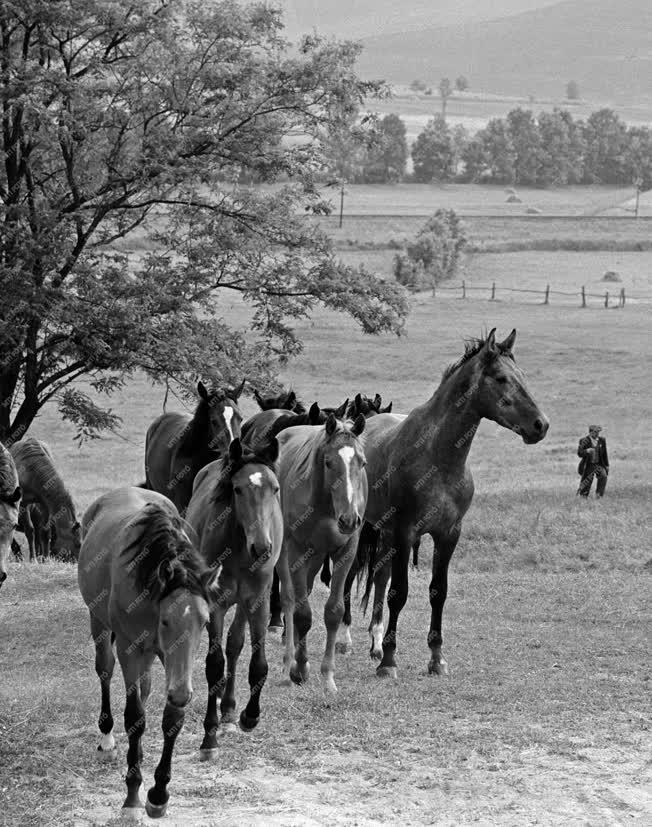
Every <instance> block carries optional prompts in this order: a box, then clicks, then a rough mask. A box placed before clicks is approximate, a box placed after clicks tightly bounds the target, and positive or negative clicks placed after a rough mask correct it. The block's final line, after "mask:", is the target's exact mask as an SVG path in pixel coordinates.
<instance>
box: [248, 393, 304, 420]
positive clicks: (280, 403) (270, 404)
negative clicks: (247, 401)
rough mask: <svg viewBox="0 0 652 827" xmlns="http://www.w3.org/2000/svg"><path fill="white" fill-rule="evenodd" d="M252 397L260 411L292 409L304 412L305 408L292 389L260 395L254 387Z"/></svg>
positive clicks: (297, 412) (298, 412) (300, 412)
mask: <svg viewBox="0 0 652 827" xmlns="http://www.w3.org/2000/svg"><path fill="white" fill-rule="evenodd" d="M254 399H255V400H256V402H258V407H259V408H260V410H261V411H272V410H284V411H292V412H293V413H296V414H304V413H305V412H306V409H305V408H304V406H303V404H302V403H301V402H300V401H299V400H298V399H297V395H296V393H295V392H294V391H293V390H288V391H281V393H279V394H277V395H276V396H261V395H260V393H259V392H258V391H257V390H256V389H254Z"/></svg>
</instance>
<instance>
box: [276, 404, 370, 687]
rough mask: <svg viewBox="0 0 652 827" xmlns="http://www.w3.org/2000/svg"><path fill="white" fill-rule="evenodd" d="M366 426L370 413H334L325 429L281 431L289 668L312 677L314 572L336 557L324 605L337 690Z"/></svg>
mask: <svg viewBox="0 0 652 827" xmlns="http://www.w3.org/2000/svg"><path fill="white" fill-rule="evenodd" d="M364 428H365V418H364V417H363V416H359V417H358V418H357V419H356V420H355V422H353V423H351V422H346V423H344V422H340V421H338V420H337V419H336V418H335V416H334V415H333V414H331V415H330V416H329V417H328V419H327V420H326V424H325V425H324V426H322V427H319V428H314V427H313V428H311V427H299V428H289V429H288V430H285V431H283V432H282V433H280V434H279V436H278V441H279V445H280V460H279V482H280V484H281V506H282V509H283V526H284V531H283V551H282V553H281V557H280V560H279V563H278V572H279V577H280V580H281V586H282V588H281V601H282V604H283V612H284V615H285V638H286V639H285V656H284V659H283V663H284V671H285V673H286V677H289V678H290V679H291V680H293V681H294V682H295V683H302V682H304V681H306V680H307V679H308V675H309V664H308V646H307V636H308V632H309V631H310V627H311V625H312V612H311V609H310V602H309V595H310V592H311V591H312V585H313V581H314V578H315V575H316V574H317V572H318V571H319V569H320V567H321V566H322V564H323V563H324V561H325V560H327V559H328V557H329V556H330V557H332V559H333V576H332V580H331V584H330V595H329V597H328V600H327V601H326V606H325V607H324V621H325V624H326V648H325V650H324V656H323V659H322V663H321V674H322V677H323V681H324V689H325V691H326V692H327V693H332V692H336V691H337V687H336V686H335V680H334V671H335V657H334V656H335V639H336V636H337V631H338V628H339V625H340V622H341V620H342V615H343V613H344V606H343V595H344V582H345V580H346V576H347V574H348V572H349V568H350V567H351V564H352V562H353V560H354V558H355V552H356V548H357V545H358V536H359V534H360V528H361V526H362V518H363V515H364V513H365V507H366V504H367V476H366V474H365V470H364V465H365V456H364V452H363V450H362V446H361V443H360V440H359V439H358V437H359V436H360V434H361V433H362V432H363V431H364ZM293 620H294V623H293V622H292V621H293ZM295 634H296V640H297V643H296V649H295V645H294V641H295Z"/></svg>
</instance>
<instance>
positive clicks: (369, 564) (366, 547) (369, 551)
mask: <svg viewBox="0 0 652 827" xmlns="http://www.w3.org/2000/svg"><path fill="white" fill-rule="evenodd" d="M379 537H380V531H379V530H378V529H377V528H374V526H372V525H371V523H363V525H362V530H361V531H360V538H359V539H358V550H357V552H356V556H355V563H354V565H355V567H356V569H357V574H356V580H357V583H358V589H359V588H360V585H361V584H362V580H363V578H364V594H363V595H362V600H361V601H360V606H361V607H362V613H363V614H365V613H366V611H367V606H368V605H369V597H370V596H371V589H372V588H373V585H374V575H375V573H376V568H375V562H376V551H377V549H378V539H379Z"/></svg>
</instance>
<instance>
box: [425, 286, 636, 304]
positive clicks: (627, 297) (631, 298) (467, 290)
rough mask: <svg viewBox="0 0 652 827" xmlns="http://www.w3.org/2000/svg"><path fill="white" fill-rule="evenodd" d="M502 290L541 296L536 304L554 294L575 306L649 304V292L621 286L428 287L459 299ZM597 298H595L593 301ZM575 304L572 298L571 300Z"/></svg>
mask: <svg viewBox="0 0 652 827" xmlns="http://www.w3.org/2000/svg"><path fill="white" fill-rule="evenodd" d="M506 293H510V294H514V293H525V294H530V295H533V296H541V302H540V304H552V303H553V302H554V298H555V297H556V296H559V297H563V299H562V301H563V303H564V304H569V303H570V302H569V301H568V300H569V299H575V300H576V302H577V306H579V307H589V306H595V305H596V304H598V305H599V306H601V307H606V308H616V307H625V305H626V304H628V303H629V304H652V293H650V294H649V295H641V294H636V295H631V294H629V293H626V291H625V288H624V287H621V288H620V289H618V290H611V291H609V290H605V291H604V293H588V292H587V291H586V288H585V287H580V288H579V289H576V290H574V291H572V292H569V291H568V290H553V289H551V287H550V285H549V284H547V285H546V287H545V289H544V290H541V289H538V290H535V289H530V288H525V287H501V286H499V285H496V282H495V281H494V282H492V283H491V285H476V284H467V283H466V281H465V280H462V282H460V283H458V284H446V285H442V284H437V285H434V286H433V288H432V295H433V296H438V295H441V294H455V295H454V296H453V297H457V298H460V299H467V298H481V299H482V298H486V299H488V300H489V301H499V300H500V296H501V295H504V294H506ZM596 300H597V301H596ZM573 304H575V302H573Z"/></svg>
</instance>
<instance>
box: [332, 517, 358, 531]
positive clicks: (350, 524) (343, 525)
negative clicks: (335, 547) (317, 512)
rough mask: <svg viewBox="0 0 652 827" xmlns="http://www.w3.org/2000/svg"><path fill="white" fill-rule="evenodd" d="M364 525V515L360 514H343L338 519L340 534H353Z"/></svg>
mask: <svg viewBox="0 0 652 827" xmlns="http://www.w3.org/2000/svg"><path fill="white" fill-rule="evenodd" d="M361 525H362V517H361V516H360V515H359V514H354V515H353V516H346V517H344V516H342V517H340V518H339V519H338V521H337V530H338V531H339V532H340V534H353V532H354V531H357V530H358V529H359V528H360V526H361Z"/></svg>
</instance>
